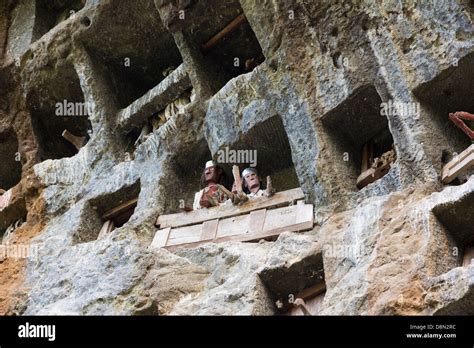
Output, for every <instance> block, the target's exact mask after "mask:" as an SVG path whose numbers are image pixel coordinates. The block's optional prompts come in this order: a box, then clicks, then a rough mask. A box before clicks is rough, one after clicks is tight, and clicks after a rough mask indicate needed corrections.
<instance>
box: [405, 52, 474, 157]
mask: <svg viewBox="0 0 474 348" xmlns="http://www.w3.org/2000/svg"><path fill="white" fill-rule="evenodd" d="M473 90H474V53H470V54H468V55H466V56H465V57H463V58H462V59H460V60H459V62H458V64H457V66H451V67H449V68H447V69H445V70H443V71H442V72H441V73H440V74H439V75H437V76H436V77H435V78H433V79H432V80H431V81H428V82H426V83H424V84H422V85H421V86H419V87H417V88H416V89H415V90H414V91H413V93H414V95H415V97H416V98H417V99H418V101H419V102H420V105H421V109H422V110H423V111H424V112H422V113H421V120H420V121H421V122H423V124H424V125H425V127H426V128H427V131H426V132H427V134H428V135H429V142H430V143H431V144H432V148H434V149H435V151H436V153H434V154H433V156H435V158H434V159H435V163H438V164H439V165H440V166H441V165H442V164H446V163H447V162H449V161H450V160H452V159H453V158H454V157H456V155H457V154H459V153H461V152H462V151H463V150H465V149H466V148H467V147H468V146H469V145H470V144H471V141H470V140H469V138H468V136H467V135H466V134H464V133H463V132H462V131H461V129H459V128H457V127H456V126H455V125H454V123H453V122H451V120H450V119H449V116H448V115H449V113H453V112H456V111H466V112H469V113H471V114H474V98H473V96H472V91H473ZM466 125H468V126H470V128H471V129H474V122H469V121H466Z"/></svg>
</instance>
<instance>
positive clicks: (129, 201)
mask: <svg viewBox="0 0 474 348" xmlns="http://www.w3.org/2000/svg"><path fill="white" fill-rule="evenodd" d="M140 190H141V185H140V181H138V182H136V183H134V184H132V185H130V186H124V187H122V188H121V189H119V190H117V191H115V192H113V193H109V194H106V195H103V196H100V197H97V198H94V199H91V200H90V201H89V202H88V203H87V207H86V209H85V213H84V217H83V220H84V222H85V223H84V224H83V226H82V225H81V228H80V229H79V231H77V232H76V233H75V235H74V242H73V243H74V244H79V243H87V242H91V241H94V240H97V239H101V238H103V237H104V236H105V235H107V234H108V233H110V232H112V231H113V230H114V229H116V228H120V227H122V226H124V225H125V224H126V223H127V222H128V221H130V219H131V217H132V216H133V214H134V213H135V208H136V207H137V202H138V197H139V195H140Z"/></svg>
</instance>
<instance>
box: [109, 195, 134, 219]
mask: <svg viewBox="0 0 474 348" xmlns="http://www.w3.org/2000/svg"><path fill="white" fill-rule="evenodd" d="M137 202H138V198H134V199H132V200H129V201H127V202H124V203H122V204H120V205H119V206H117V207H115V208H113V209H110V210H109V211H106V212H105V213H104V214H103V215H102V220H104V221H106V220H111V219H113V218H115V217H117V216H119V215H121V214H122V213H124V212H126V211H127V210H131V209H133V208H135V207H136V206H137Z"/></svg>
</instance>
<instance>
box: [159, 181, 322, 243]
mask: <svg viewBox="0 0 474 348" xmlns="http://www.w3.org/2000/svg"><path fill="white" fill-rule="evenodd" d="M303 199H304V194H303V192H302V191H301V189H300V188H297V189H292V190H288V191H283V192H278V193H276V194H274V195H273V196H272V197H270V198H266V197H262V198H258V199H255V200H251V201H248V202H246V203H244V204H243V205H241V206H231V205H229V206H225V205H224V206H219V207H213V208H209V209H200V210H195V211H192V212H187V213H178V214H170V215H161V216H159V217H158V219H157V226H159V228H160V229H159V230H158V231H157V232H156V235H155V238H154V239H153V242H152V243H151V245H150V247H151V248H152V249H155V248H166V249H169V250H174V249H177V248H183V247H193V246H197V245H199V244H202V243H208V242H216V243H218V242H225V241H241V242H244V241H254V240H255V241H258V240H260V239H265V238H271V237H276V236H278V235H279V234H280V233H282V232H286V231H292V232H293V231H294V232H296V231H303V230H309V229H311V228H313V205H312V204H305V203H304V201H303ZM294 203H296V204H294Z"/></svg>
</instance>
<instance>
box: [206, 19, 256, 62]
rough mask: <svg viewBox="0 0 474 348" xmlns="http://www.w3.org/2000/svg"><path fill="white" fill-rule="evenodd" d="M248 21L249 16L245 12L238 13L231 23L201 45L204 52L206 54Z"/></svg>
mask: <svg viewBox="0 0 474 348" xmlns="http://www.w3.org/2000/svg"><path fill="white" fill-rule="evenodd" d="M246 22H247V17H245V15H244V14H243V13H241V14H240V15H238V16H237V17H236V18H234V19H233V20H232V22H230V23H229V24H227V25H226V26H225V27H224V28H223V29H222V30H221V31H220V32H218V33H217V34H216V35H214V36H213V37H212V38H211V39H209V41H207V42H206V43H205V44H203V45H202V46H201V51H202V53H203V54H206V53H207V52H209V51H210V50H211V49H213V48H214V47H215V46H217V45H218V44H219V42H221V41H222V40H223V39H224V38H225V37H226V36H229V35H230V34H232V33H233V32H234V31H236V30H237V29H238V28H239V27H240V26H241V25H242V24H244V23H246Z"/></svg>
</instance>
